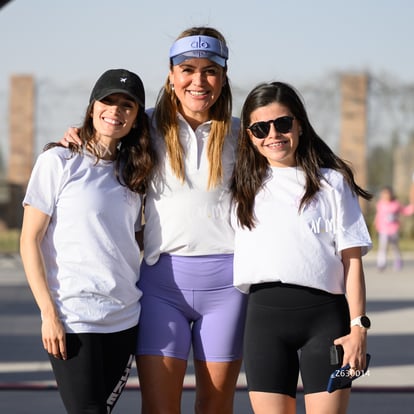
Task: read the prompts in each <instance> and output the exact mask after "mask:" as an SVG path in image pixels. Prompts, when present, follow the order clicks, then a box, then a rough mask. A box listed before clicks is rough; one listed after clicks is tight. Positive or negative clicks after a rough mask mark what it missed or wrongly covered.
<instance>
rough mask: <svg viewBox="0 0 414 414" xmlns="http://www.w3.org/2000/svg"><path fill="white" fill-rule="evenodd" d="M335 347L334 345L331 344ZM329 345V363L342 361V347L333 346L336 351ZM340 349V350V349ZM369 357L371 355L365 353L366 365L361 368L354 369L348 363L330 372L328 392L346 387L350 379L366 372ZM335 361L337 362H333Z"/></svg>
mask: <svg viewBox="0 0 414 414" xmlns="http://www.w3.org/2000/svg"><path fill="white" fill-rule="evenodd" d="M333 347H335V345H334V346H333ZM333 347H331V354H330V357H331V364H338V363H341V362H342V358H343V350H342V347H335V348H336V351H335V350H334V349H333ZM341 350H342V351H341ZM370 359H371V355H370V354H367V356H366V366H365V369H363V370H354V369H351V367H350V366H349V364H346V365H345V366H343V367H341V368H338V369H336V370H335V371H334V372H332V374H331V376H330V377H329V382H328V387H327V389H326V390H327V391H328V392H329V393H331V392H334V391H335V390H338V389H341V388H346V387H347V386H348V385H349V384H350V383H351V382H352V381H355V380H356V379H358V378H360V377H362V376H363V375H365V374H366V372H367V370H368V366H369V362H370ZM335 361H337V362H335Z"/></svg>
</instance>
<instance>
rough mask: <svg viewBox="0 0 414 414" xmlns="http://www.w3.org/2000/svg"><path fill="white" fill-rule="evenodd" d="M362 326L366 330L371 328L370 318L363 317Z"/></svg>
mask: <svg viewBox="0 0 414 414" xmlns="http://www.w3.org/2000/svg"><path fill="white" fill-rule="evenodd" d="M361 324H362V326H363V327H364V328H367V329H368V328H369V327H370V326H371V321H370V320H369V318H368V316H361Z"/></svg>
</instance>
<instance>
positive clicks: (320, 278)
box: [232, 82, 371, 414]
mask: <svg viewBox="0 0 414 414" xmlns="http://www.w3.org/2000/svg"><path fill="white" fill-rule="evenodd" d="M232 192H233V197H234V202H235V217H234V225H235V227H236V239H235V257H234V283H235V286H237V287H238V288H239V289H240V290H242V291H243V292H250V294H249V302H248V310H247V319H246V327H245V346H244V358H245V367H246V375H247V382H248V389H249V396H250V400H251V403H252V406H253V409H254V412H255V413H256V414H267V413H275V412H277V413H284V414H291V413H295V412H296V402H295V397H296V389H297V382H298V374H299V371H300V372H301V377H302V382H303V387H304V393H305V404H306V412H307V413H308V414H309V413H318V414H323V413H329V414H332V413H345V412H346V407H347V404H348V399H349V394H350V386H349V385H348V386H347V388H345V389H340V390H338V391H335V392H332V393H328V392H327V391H326V390H327V385H328V382H329V378H330V375H331V373H332V372H333V371H335V369H338V368H340V367H341V366H342V365H346V364H349V366H350V370H349V372H348V373H347V374H349V373H351V375H355V373H357V374H361V373H363V369H364V368H365V367H366V363H367V362H366V335H367V329H368V328H369V319H368V318H367V317H366V316H365V282H364V273H363V267H362V261H361V256H362V255H363V254H365V253H366V252H367V251H368V249H369V248H370V247H371V240H370V237H369V234H368V230H367V227H366V224H365V221H364V218H363V216H362V213H361V210H360V207H359V203H358V198H357V197H358V196H361V197H363V198H365V199H370V198H371V195H370V194H369V193H367V192H366V191H365V190H363V189H362V188H361V187H359V186H358V185H357V184H356V183H355V181H354V177H353V173H352V171H351V169H350V168H349V166H348V165H347V164H346V163H345V162H344V161H342V160H341V159H340V158H339V157H337V156H336V155H335V154H334V153H333V152H332V151H331V149H330V148H329V147H328V145H327V144H326V143H325V142H324V141H323V140H322V139H321V138H320V137H319V136H318V135H317V133H316V132H315V130H314V129H313V127H312V125H311V124H310V122H309V119H308V116H307V114H306V110H305V107H304V105H303V103H302V101H301V99H300V97H299V96H298V94H297V92H296V91H295V90H294V89H293V88H292V87H291V86H289V85H287V84H285V83H281V82H273V83H269V84H261V85H258V86H257V87H256V88H254V89H253V90H252V91H251V92H250V94H249V95H248V96H247V98H246V101H245V103H244V105H243V108H242V115H241V130H240V136H239V143H238V150H237V157H236V166H235V172H234V179H233V183H232ZM333 345H336V346H337V347H334V348H332V346H333ZM331 349H332V350H333V351H343V353H344V354H343V359H342V360H339V361H330V352H331ZM331 362H332V363H334V362H337V363H336V364H331Z"/></svg>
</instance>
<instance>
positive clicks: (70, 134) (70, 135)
mask: <svg viewBox="0 0 414 414" xmlns="http://www.w3.org/2000/svg"><path fill="white" fill-rule="evenodd" d="M59 144H61V145H63V146H64V147H68V146H69V144H75V145H79V146H81V145H82V141H81V139H80V137H79V128H76V127H69V128H68V129H67V131H66V132H65V134H64V135H63V138H62V139H61V140H60V141H59Z"/></svg>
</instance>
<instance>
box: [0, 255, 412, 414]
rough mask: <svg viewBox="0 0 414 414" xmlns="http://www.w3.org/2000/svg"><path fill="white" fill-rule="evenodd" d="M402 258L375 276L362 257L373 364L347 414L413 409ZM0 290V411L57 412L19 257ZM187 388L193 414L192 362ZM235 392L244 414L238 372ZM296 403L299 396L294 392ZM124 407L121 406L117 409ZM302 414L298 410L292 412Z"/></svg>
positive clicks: (134, 400)
mask: <svg viewBox="0 0 414 414" xmlns="http://www.w3.org/2000/svg"><path fill="white" fill-rule="evenodd" d="M403 257H404V267H403V269H402V270H401V271H399V272H397V271H394V270H392V267H389V268H388V269H386V270H385V271H383V272H378V271H377V269H376V266H375V252H370V253H369V254H368V255H367V256H366V257H365V258H364V268H365V273H366V282H367V313H368V315H369V316H370V318H371V321H372V328H371V330H370V331H369V336H368V351H369V352H370V353H371V355H372V360H371V365H370V369H369V371H368V373H367V375H365V376H363V377H361V378H360V379H358V380H357V381H355V382H354V386H353V389H354V391H353V396H352V397H351V408H352V410H351V411H350V412H352V413H359V412H361V413H362V412H364V414H367V413H370V412H372V413H374V412H375V413H381V412H383V413H389V412H391V410H390V407H392V412H393V414H397V413H405V412H407V413H408V412H411V409H412V406H413V405H414V357H413V349H414V252H411V253H408V252H404V254H403ZM0 291H1V292H2V293H0V310H1V313H0V322H1V323H0V346H1V349H2V352H1V353H0V411H1V412H12V413H16V414H17V413H25V412H44V413H46V412H63V411H62V407H61V403H60V400H59V396H58V394H57V391H56V388H55V382H54V380H53V374H52V372H51V370H50V366H49V362H48V361H47V359H46V357H45V355H44V353H43V350H42V349H41V344H40V323H39V318H38V311H37V308H36V306H35V304H34V302H33V300H32V298H31V294H30V291H29V290H28V287H27V283H26V279H25V276H24V272H23V269H22V265H21V260H20V258H19V256H18V255H8V256H2V257H0ZM185 385H186V387H187V391H186V392H185V393H184V397H183V404H184V405H183V413H191V412H192V408H184V407H185V404H187V405H188V407H191V405H192V400H193V397H194V395H193V385H194V373H193V370H192V366H191V364H190V365H189V369H188V375H187V376H186V380H185ZM136 389H138V379H137V376H136V371H134V375H133V376H132V378H131V379H130V381H129V383H128V385H127V391H126V392H125V394H124V395H123V396H122V398H121V400H122V402H121V401H120V406H119V408H117V410H122V411H117V412H124V413H127V412H131V413H132V412H139V409H138V407H139V404H138V401H139V392H134V390H136ZM238 390H239V391H238V392H237V395H236V410H235V412H236V413H237V414H250V413H251V412H252V411H251V409H250V406H249V403H248V396H247V393H246V391H245V377H244V373H243V372H242V373H241V374H240V377H239V382H238ZM299 390H300V388H299ZM129 391H131V392H129ZM21 397H22V398H23V397H24V398H26V397H27V398H30V399H31V400H33V401H37V400H38V409H37V410H35V411H33V410H29V409H28V407H25V406H23V405H22V406H21V407H20V408H19V409H17V405H16V406H15V407H16V409H13V410H12V411H10V410H7V409H5V408H7V407H9V405H7V404H14V402H13V400H16V401H17V402H16V403H15V404H19V403H21V401H22V400H21ZM300 399H303V395H302V394H301V392H300V391H299V394H298V400H300ZM48 400H49V405H48V406H49V407H50V408H51V410H50V411H45V410H43V409H41V408H40V406H41V404H44V403H45V402H46V401H48ZM364 401H365V403H364ZM53 404H55V405H57V406H58V407H59V404H60V409H52V406H54V405H53ZM123 404H124V405H125V408H121V407H122V406H123ZM353 404H354V405H353ZM127 407H129V408H127ZM386 407H388V408H387V409H386ZM31 408H33V406H32V407H31ZM370 408H371V409H372V411H370ZM26 409H27V411H25V410H26ZM19 410H21V411H19ZM54 410H55V411H54ZM128 410H129V411H128ZM359 410H360V411H359ZM381 410H385V411H381ZM300 412H303V411H300V409H298V413H300Z"/></svg>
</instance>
